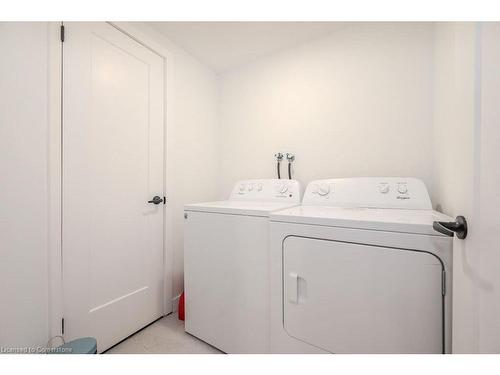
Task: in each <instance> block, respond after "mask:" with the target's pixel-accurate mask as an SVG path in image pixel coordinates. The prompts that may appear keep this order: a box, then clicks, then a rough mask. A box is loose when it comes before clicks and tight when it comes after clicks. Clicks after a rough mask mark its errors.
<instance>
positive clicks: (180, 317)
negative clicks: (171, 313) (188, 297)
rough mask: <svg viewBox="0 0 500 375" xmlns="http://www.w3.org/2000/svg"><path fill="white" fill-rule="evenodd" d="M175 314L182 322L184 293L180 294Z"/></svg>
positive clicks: (183, 316)
mask: <svg viewBox="0 0 500 375" xmlns="http://www.w3.org/2000/svg"><path fill="white" fill-rule="evenodd" d="M177 314H178V316H179V320H184V318H185V315H184V314H185V310H184V292H182V294H181V296H180V298H179V306H178V308H177Z"/></svg>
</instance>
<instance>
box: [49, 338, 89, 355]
mask: <svg viewBox="0 0 500 375" xmlns="http://www.w3.org/2000/svg"><path fill="white" fill-rule="evenodd" d="M53 353H54V354H97V340H96V339H95V338H93V337H82V338H80V339H76V340H72V341H70V342H67V343H66V344H64V345H61V346H58V347H57V348H56V349H55V350H54V351H53Z"/></svg>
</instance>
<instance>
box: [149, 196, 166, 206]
mask: <svg viewBox="0 0 500 375" xmlns="http://www.w3.org/2000/svg"><path fill="white" fill-rule="evenodd" d="M162 202H163V203H165V197H164V198H163V199H162V198H161V197H159V196H158V195H155V196H154V197H153V199H151V200H150V201H148V203H153V204H160V203H162Z"/></svg>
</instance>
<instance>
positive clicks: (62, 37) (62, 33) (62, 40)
mask: <svg viewBox="0 0 500 375" xmlns="http://www.w3.org/2000/svg"><path fill="white" fill-rule="evenodd" d="M61 43H64V25H61Z"/></svg>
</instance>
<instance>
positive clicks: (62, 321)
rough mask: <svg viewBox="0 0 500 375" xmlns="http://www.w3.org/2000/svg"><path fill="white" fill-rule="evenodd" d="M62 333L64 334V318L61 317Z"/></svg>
mask: <svg viewBox="0 0 500 375" xmlns="http://www.w3.org/2000/svg"><path fill="white" fill-rule="evenodd" d="M61 335H64V318H62V319H61Z"/></svg>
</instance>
